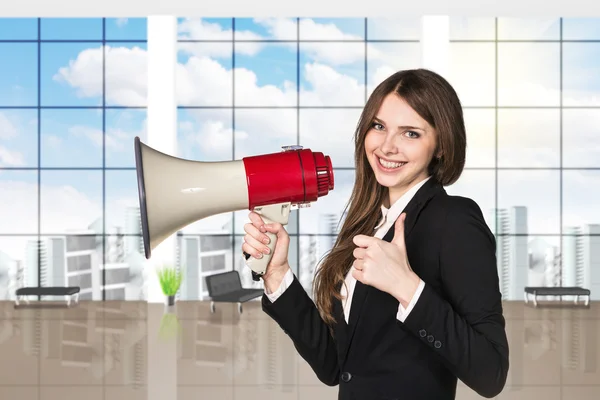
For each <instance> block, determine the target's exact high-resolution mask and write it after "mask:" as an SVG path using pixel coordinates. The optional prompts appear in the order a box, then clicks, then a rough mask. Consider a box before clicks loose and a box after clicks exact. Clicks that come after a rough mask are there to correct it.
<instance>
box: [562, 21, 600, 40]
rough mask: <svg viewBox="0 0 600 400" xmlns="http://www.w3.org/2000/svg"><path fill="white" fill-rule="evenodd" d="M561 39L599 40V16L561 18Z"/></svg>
mask: <svg viewBox="0 0 600 400" xmlns="http://www.w3.org/2000/svg"><path fill="white" fill-rule="evenodd" d="M562 24H563V27H562V29H563V33H562V35H563V40H600V18H598V17H580V18H563V21H562Z"/></svg>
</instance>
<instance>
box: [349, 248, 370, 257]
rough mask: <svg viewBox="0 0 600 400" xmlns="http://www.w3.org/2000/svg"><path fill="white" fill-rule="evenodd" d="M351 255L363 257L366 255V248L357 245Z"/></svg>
mask: <svg viewBox="0 0 600 400" xmlns="http://www.w3.org/2000/svg"><path fill="white" fill-rule="evenodd" d="M352 255H353V256H354V258H359V259H363V258H365V256H366V255H367V249H365V248H362V247H357V248H355V249H354V251H353V252H352Z"/></svg>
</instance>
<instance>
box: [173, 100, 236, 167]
mask: <svg viewBox="0 0 600 400" xmlns="http://www.w3.org/2000/svg"><path fill="white" fill-rule="evenodd" d="M177 118H178V128H177V151H178V157H181V158H185V159H188V160H196V161H204V162H211V161H229V160H232V159H233V133H232V129H231V127H232V122H233V110H231V109H180V110H179V111H178V114H177ZM236 135H237V136H242V139H243V135H245V133H244V132H243V131H239V130H236Z"/></svg>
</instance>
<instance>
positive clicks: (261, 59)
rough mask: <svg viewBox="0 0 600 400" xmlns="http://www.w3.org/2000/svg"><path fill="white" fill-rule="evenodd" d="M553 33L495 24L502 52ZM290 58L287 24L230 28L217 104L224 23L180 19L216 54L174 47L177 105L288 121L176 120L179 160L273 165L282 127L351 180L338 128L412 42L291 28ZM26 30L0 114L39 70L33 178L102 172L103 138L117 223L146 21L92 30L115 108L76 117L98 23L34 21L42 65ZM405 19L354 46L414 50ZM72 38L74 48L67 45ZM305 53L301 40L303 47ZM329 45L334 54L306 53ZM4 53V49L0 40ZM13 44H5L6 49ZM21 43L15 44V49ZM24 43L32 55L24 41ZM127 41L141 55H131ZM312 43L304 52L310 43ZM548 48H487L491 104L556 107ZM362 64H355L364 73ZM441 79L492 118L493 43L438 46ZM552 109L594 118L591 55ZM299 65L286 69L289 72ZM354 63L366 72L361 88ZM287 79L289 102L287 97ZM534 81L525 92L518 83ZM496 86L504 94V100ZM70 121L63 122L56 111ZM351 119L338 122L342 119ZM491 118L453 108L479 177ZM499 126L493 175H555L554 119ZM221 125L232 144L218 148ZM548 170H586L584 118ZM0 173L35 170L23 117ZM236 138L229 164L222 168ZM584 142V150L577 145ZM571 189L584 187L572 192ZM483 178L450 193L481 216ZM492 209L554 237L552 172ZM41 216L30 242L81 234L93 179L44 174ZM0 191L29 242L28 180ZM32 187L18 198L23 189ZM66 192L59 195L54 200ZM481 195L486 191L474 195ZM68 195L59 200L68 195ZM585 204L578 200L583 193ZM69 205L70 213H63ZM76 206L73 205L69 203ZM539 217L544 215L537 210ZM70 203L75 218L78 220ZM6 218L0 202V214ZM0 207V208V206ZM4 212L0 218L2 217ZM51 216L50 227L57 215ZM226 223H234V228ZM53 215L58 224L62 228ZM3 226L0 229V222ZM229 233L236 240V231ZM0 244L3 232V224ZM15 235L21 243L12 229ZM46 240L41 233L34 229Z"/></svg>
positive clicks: (31, 114) (598, 49) (95, 85)
mask: <svg viewBox="0 0 600 400" xmlns="http://www.w3.org/2000/svg"><path fill="white" fill-rule="evenodd" d="M451 21H452V24H451V37H452V38H453V39H473V40H486V39H487V40H489V39H493V36H490V35H491V34H493V33H494V23H493V19H490V18H468V19H465V18H453V19H452V20H451ZM558 26H559V25H558V23H557V21H556V20H554V21H553V20H532V21H531V20H511V19H501V20H500V22H499V28H498V32H499V35H500V38H501V39H516V40H539V39H547V40H554V39H557V38H558V32H559V31H558ZM598 26H600V23H599V21H598V20H595V21H593V20H565V21H564V23H563V28H564V32H563V33H564V37H565V38H566V39H577V40H579V39H594V40H600V28H598ZM301 27H302V29H301V30H300V39H301V40H307V41H305V42H301V43H300V53H299V54H298V53H297V43H296V42H294V40H296V38H297V27H296V20H295V19H290V20H275V19H256V20H254V19H240V20H236V23H235V28H236V32H235V37H236V39H237V40H240V42H236V43H235V66H236V68H237V70H236V75H235V82H236V90H235V93H232V90H233V87H232V82H233V77H232V75H231V67H232V63H233V57H232V50H233V48H234V46H233V44H232V43H231V42H230V41H228V40H230V39H231V38H232V36H233V33H232V31H231V29H232V21H231V19H209V20H198V19H192V20H185V19H183V18H181V19H179V36H180V38H181V39H194V40H208V41H210V40H213V41H214V40H219V41H221V42H207V43H183V42H182V43H180V44H179V49H180V51H179V53H178V62H179V68H178V75H177V79H178V93H177V95H178V102H179V104H180V105H182V106H189V105H192V106H198V105H205V106H206V105H209V106H225V107H229V106H231V104H232V102H233V99H232V95H235V104H236V105H237V106H240V105H241V106H267V107H268V106H288V107H292V108H291V109H288V110H285V109H263V110H253V109H248V110H242V109H238V110H236V112H235V121H233V120H232V116H233V112H232V110H231V109H230V108H225V109H206V110H185V109H180V110H179V111H178V118H179V130H178V139H179V154H180V156H182V157H185V158H190V159H198V160H204V161H218V160H228V159H231V158H232V157H234V158H239V157H242V156H245V155H248V154H256V153H260V152H269V151H279V150H280V148H281V146H282V145H286V144H295V143H296V141H297V132H296V129H297V126H299V129H300V142H301V144H303V145H305V146H310V147H311V148H313V149H314V150H315V151H323V152H325V153H327V154H329V155H331V156H332V159H333V162H334V166H336V167H343V168H351V167H352V166H353V165H352V150H353V148H352V142H351V137H352V133H353V132H352V130H353V128H354V126H355V124H356V121H357V118H358V115H359V113H360V107H361V106H362V105H363V104H364V101H365V94H366V93H365V87H364V85H365V80H366V81H367V91H366V92H367V93H369V92H370V90H372V89H373V87H374V85H376V84H377V83H378V82H380V81H381V79H383V78H384V77H386V76H387V75H388V74H389V73H391V72H394V71H396V70H397V69H400V68H412V67H418V66H420V53H419V51H420V48H419V46H420V45H419V44H418V43H400V42H397V43H368V46H367V49H366V50H365V43H364V42H359V43H353V42H351V41H352V40H364V38H365V23H364V19H302V20H301ZM37 28H38V22H37V19H20V20H7V19H1V20H0V54H1V55H2V58H3V59H9V60H11V61H10V62H8V63H6V62H5V63H0V107H6V106H10V107H37V105H38V82H37V76H38V61H39V65H40V68H41V69H40V79H41V81H40V84H39V87H40V88H41V97H40V100H41V105H42V106H57V107H62V108H60V109H43V110H42V112H41V116H40V118H41V119H40V123H41V137H42V141H41V153H40V160H41V167H43V168H46V167H51V168H64V167H73V168H101V167H102V165H103V158H102V155H103V151H102V147H101V144H102V131H103V129H105V131H106V151H105V153H106V158H105V160H104V161H105V165H106V166H107V167H116V168H129V169H130V170H129V171H107V174H106V177H107V178H106V199H107V203H106V210H107V219H108V225H109V226H113V225H115V224H120V225H122V223H120V222H119V221H120V220H121V219H122V216H124V210H125V207H126V206H127V205H135V203H136V201H137V198H136V196H137V187H136V182H135V173H134V171H133V170H132V168H133V167H134V158H133V152H132V147H133V137H134V136H135V135H140V136H141V137H142V139H144V138H145V121H146V111H145V109H144V108H143V107H144V106H145V100H144V99H145V95H146V87H145V77H146V71H145V69H146V60H145V51H146V49H147V45H146V43H143V41H144V40H145V39H146V37H147V33H146V23H145V19H115V18H111V19H107V20H106V40H107V46H108V47H109V49H108V50H107V57H106V76H107V82H106V92H105V93H104V94H105V98H106V104H107V105H109V106H118V107H132V106H133V107H141V108H139V109H135V108H129V109H128V108H125V109H107V110H106V113H105V115H104V120H103V114H102V112H101V110H98V109H85V108H84V107H94V106H100V105H101V104H102V99H103V93H102V80H101V78H102V54H103V53H102V51H101V50H102V48H101V45H102V43H101V40H102V20H101V19H81V20H78V19H57V20H46V19H43V20H42V23H41V32H40V35H41V36H40V37H41V39H42V41H44V40H50V41H57V42H42V43H41V44H40V55H41V58H40V59H39V60H38V43H37V38H38V31H37ZM419 29H420V26H419V20H418V19H415V18H410V17H406V18H404V19H399V20H389V21H386V20H369V23H368V26H367V35H368V37H369V38H370V39H374V40H418V39H419V36H420V32H419ZM260 39H267V40H273V39H278V40H288V41H291V42H286V43H265V42H263V43H260V42H256V40H260ZM69 40H78V41H79V42H69ZM311 40H312V41H311ZM327 40H330V41H331V40H334V41H335V42H323V43H321V42H318V41H327ZM2 41H4V42H2ZM10 41H13V42H10ZM14 41H20V42H14ZM27 41H32V42H27ZM136 41H142V42H136ZM315 41H317V42H315ZM559 49H560V47H559V44H557V43H555V44H552V43H542V44H537V43H536V44H534V43H519V44H515V43H502V44H501V45H500V52H499V54H500V59H499V60H498V62H499V66H500V72H499V81H500V84H501V88H500V89H501V91H500V94H499V98H500V101H501V103H502V104H505V105H509V106H515V105H523V104H525V105H528V106H532V107H536V106H539V105H547V103H548V101H549V99H550V100H552V102H551V104H556V105H558V104H559V100H560V97H559V94H560V93H559V92H558V91H557V90H558V87H559V83H560V80H559V78H560V77H559V75H558V71H559V67H560V59H559V58H558V56H559V54H560V53H559ZM365 51H366V59H365ZM452 52H453V53H452V54H453V55H454V58H453V61H452V62H453V72H452V75H451V76H450V77H449V79H450V80H451V82H452V83H453V85H455V87H456V88H457V91H458V92H459V95H461V98H463V99H464V100H465V101H464V104H465V106H467V107H473V106H489V105H493V104H494V99H495V97H496V96H495V95H496V93H495V92H494V81H495V76H494V70H495V58H494V54H495V44H494V43H464V44H463V43H461V44H453V45H452ZM563 52H564V57H565V58H564V60H563V71H564V76H563V88H564V91H563V94H564V95H565V98H564V104H565V105H572V106H590V105H596V106H598V105H600V99H599V92H600V78H599V77H598V75H597V73H596V71H597V66H598V62H599V59H600V43H564V44H563ZM298 60H299V64H298V63H297V62H298ZM365 60H366V66H367V73H366V76H365ZM298 81H299V82H300V88H298V87H297V83H298ZM532 82H533V83H535V82H537V83H538V85H537V86H536V85H532V86H528V85H531V84H532ZM510 85H513V86H512V87H511V86H510ZM298 90H300V104H301V105H302V106H305V105H310V106H315V107H318V106H333V107H338V109H334V110H323V109H302V110H300V112H297V111H296V109H294V108H293V107H295V106H296V105H297V94H298ZM69 107H71V108H69ZM344 107H353V108H344ZM494 114H495V113H494V110H493V109H488V110H478V109H472V108H471V109H468V110H466V112H465V115H466V118H467V125H468V129H469V132H470V142H469V143H470V147H469V155H468V161H467V166H468V167H470V168H478V167H492V166H493V165H494V156H495V148H494V130H495V120H494ZM499 118H500V120H499V121H498V127H499V132H500V134H501V135H502V136H501V139H500V140H499V146H500V148H499V149H498V155H499V163H500V164H501V165H503V166H513V167H515V166H516V167H555V166H557V165H558V162H559V161H560V154H559V153H558V151H559V137H558V132H559V131H558V127H559V124H560V113H558V111H553V110H535V109H528V110H527V111H526V112H525V113H524V114H523V113H522V112H521V110H516V111H513V110H501V111H500V112H499ZM233 123H234V124H235V128H236V137H235V139H233V138H232V127H233ZM563 123H564V125H563V128H564V137H563V162H564V165H565V166H567V165H569V166H572V167H600V161H598V160H600V158H599V157H597V154H598V151H599V150H600V141H599V140H598V139H597V137H598V136H600V130H599V129H600V128H598V126H600V115H599V111H598V110H594V109H583V108H582V109H578V110H565V111H564V113H563ZM0 127H1V128H2V130H1V131H0V166H10V167H34V168H35V167H37V160H38V148H37V129H38V115H37V109H35V108H34V109H0ZM234 140H235V146H236V152H235V154H233V155H232V151H231V150H232V144H233V142H234ZM584 142H585V143H586V144H585V145H583V144H582V143H584ZM338 174H339V179H336V182H338V183H339V186H337V187H336V191H335V192H333V193H332V194H331V195H330V196H328V197H327V198H326V199H324V200H323V201H320V202H319V203H317V204H315V205H314V207H313V208H311V209H310V210H302V212H303V213H304V212H305V213H306V214H305V215H306V221H307V222H306V223H304V224H301V228H300V230H301V232H302V233H317V232H318V224H317V216H318V214H319V213H327V212H331V211H336V212H337V211H339V210H341V206H342V205H343V204H344V203H345V200H346V199H347V196H348V194H349V190H350V188H351V186H352V183H353V172H352V171H339V172H338ZM598 175H599V174H595V175H594V174H592V173H590V174H588V175H584V174H582V173H580V172H565V174H564V188H570V189H571V190H572V192H571V193H578V192H581V193H584V192H585V190H589V189H587V188H588V186H589V185H591V184H592V183H594V182H599V181H600V179H598V178H599V177H598ZM582 177H584V178H582ZM494 179H495V173H494V171H467V172H465V175H464V176H463V179H462V180H461V181H460V182H459V183H458V184H457V185H456V186H455V187H454V188H450V190H449V191H453V190H455V191H457V193H463V194H465V195H469V196H470V197H474V198H476V199H478V202H479V203H480V205H481V207H482V209H484V211H485V210H486V209H489V208H491V207H493V206H494V204H495V203H494V202H495V197H496V196H495V192H494V191H495V187H496V184H495V181H494ZM498 179H499V181H498V200H499V205H500V206H502V207H508V206H511V205H527V206H528V207H529V208H530V209H531V212H530V227H531V230H532V232H533V233H540V234H558V233H559V232H560V209H559V206H560V203H559V201H560V196H559V192H558V191H559V182H560V180H559V175H558V172H556V171H542V172H540V173H536V172H531V173H530V172H522V171H515V172H513V171H502V172H500V173H499V178H498ZM41 182H42V190H41V196H42V213H43V214H44V212H45V210H47V213H49V214H51V213H55V214H57V215H58V217H48V218H45V217H42V220H43V222H42V225H43V227H42V228H43V231H44V232H50V231H64V230H65V229H68V228H71V227H73V226H75V227H77V226H78V227H79V228H84V227H85V226H87V224H89V223H91V222H92V221H93V220H94V219H95V218H98V217H100V216H101V211H102V174H101V172H100V171H94V172H86V171H43V172H42V177H41ZM0 184H2V185H4V186H3V187H4V188H7V189H9V190H11V193H13V196H14V197H15V198H18V197H19V196H28V197H26V198H27V200H24V201H23V202H22V204H23V207H25V208H26V209H28V210H30V211H29V212H27V214H26V215H25V216H21V217H19V218H21V220H24V219H26V220H27V222H26V223H25V222H24V223H22V224H21V225H19V227H18V228H14V230H15V231H19V232H20V233H36V232H35V231H29V230H27V229H29V228H34V229H35V228H36V227H37V222H36V219H35V217H34V215H35V213H36V212H37V202H36V200H35V198H33V197H32V196H37V187H36V186H35V185H37V175H36V173H35V172H11V171H0ZM32 185H33V186H32ZM65 185H70V186H72V187H73V188H74V191H73V192H69V191H68V190H65V189H64V186H65ZM488 189H489V190H488ZM69 196H70V197H69ZM590 196H591V194H590ZM580 197H581V198H579V199H578V198H577V196H576V197H573V196H571V195H565V197H564V207H565V208H564V210H563V219H564V220H563V222H564V223H565V224H566V223H577V224H579V223H581V222H583V221H588V222H600V215H598V213H597V212H595V211H585V210H590V209H591V208H588V207H591V205H586V204H585V201H586V200H584V199H583V198H584V197H585V198H587V196H580ZM69 199H71V200H69ZM73 199H75V200H73ZM540 203H544V204H545V205H544V206H539V204H540ZM85 204H90V207H89V208H85V206H84V205H85ZM8 205H9V204H8V203H7V204H6V206H8ZM3 207H5V205H4V204H3ZM5 209H6V208H5ZM61 213H62V214H61ZM243 214H244V213H243V212H242V213H240V214H238V215H240V216H241V215H243ZM61 215H63V216H64V218H63V219H61V218H60V217H61ZM9 216H10V215H9ZM237 221H238V223H236V232H238V233H241V226H242V225H241V222H240V220H239V219H238V220H237ZM8 226H9V227H8V228H4V229H3V232H5V233H10V232H11V229H13V228H12V227H14V226H15V224H12V223H11V224H9V225H8ZM25 226H26V227H28V228H27V229H26V230H25V231H22V229H21V228H22V227H25ZM46 227H47V229H46Z"/></svg>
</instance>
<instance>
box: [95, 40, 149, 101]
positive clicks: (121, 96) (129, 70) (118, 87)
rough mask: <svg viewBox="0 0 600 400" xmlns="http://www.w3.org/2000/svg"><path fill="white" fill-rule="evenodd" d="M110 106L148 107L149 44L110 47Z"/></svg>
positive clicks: (108, 72)
mask: <svg viewBox="0 0 600 400" xmlns="http://www.w3.org/2000/svg"><path fill="white" fill-rule="evenodd" d="M104 68H105V79H106V83H105V90H106V105H107V106H121V107H145V106H146V104H147V86H148V75H147V71H148V57H147V45H146V43H114V44H111V45H109V46H107V47H106V63H105V66H104Z"/></svg>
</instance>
